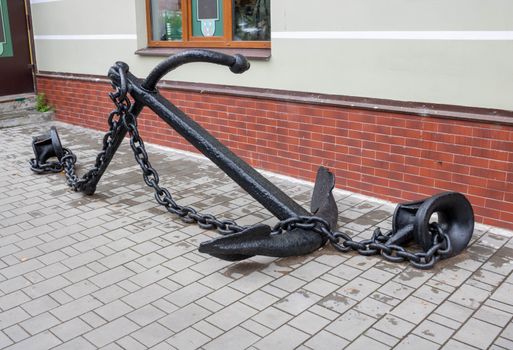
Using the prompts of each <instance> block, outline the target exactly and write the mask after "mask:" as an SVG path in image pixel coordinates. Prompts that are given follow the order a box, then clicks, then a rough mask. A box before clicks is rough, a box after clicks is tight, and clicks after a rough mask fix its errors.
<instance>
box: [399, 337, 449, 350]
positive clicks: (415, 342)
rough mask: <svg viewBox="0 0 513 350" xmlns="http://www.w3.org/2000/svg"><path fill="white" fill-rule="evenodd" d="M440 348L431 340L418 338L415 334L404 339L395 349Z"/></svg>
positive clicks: (419, 349) (431, 349)
mask: <svg viewBox="0 0 513 350" xmlns="http://www.w3.org/2000/svg"><path fill="white" fill-rule="evenodd" d="M439 347H440V346H439V345H438V344H435V343H433V342H430V341H429V340H426V339H424V338H421V337H418V336H416V335H414V334H409V335H408V336H407V337H406V338H404V339H403V340H402V341H401V342H400V343H399V344H398V345H397V346H396V347H395V348H394V349H397V350H405V349H412V348H415V349H418V350H436V349H438V348H439Z"/></svg>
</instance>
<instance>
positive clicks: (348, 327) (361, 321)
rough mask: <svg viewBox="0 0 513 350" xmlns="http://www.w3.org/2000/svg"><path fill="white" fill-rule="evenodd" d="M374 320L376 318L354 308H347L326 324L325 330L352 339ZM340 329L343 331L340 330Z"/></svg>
mask: <svg viewBox="0 0 513 350" xmlns="http://www.w3.org/2000/svg"><path fill="white" fill-rule="evenodd" d="M375 322H376V319H374V318H372V317H370V316H367V315H365V314H362V313H361V312H358V311H355V310H349V311H347V312H346V313H344V314H343V315H342V316H340V317H339V318H337V319H336V320H335V321H334V322H333V323H331V324H330V325H328V326H327V327H326V330H328V331H330V332H332V333H334V334H337V335H340V336H341V337H343V338H345V339H347V340H351V341H352V340H354V339H356V338H357V337H358V336H359V335H360V334H361V333H363V332H364V331H365V330H366V329H367V328H369V327H370V326H372V324H374V323H375ZM340 330H344V331H343V332H340Z"/></svg>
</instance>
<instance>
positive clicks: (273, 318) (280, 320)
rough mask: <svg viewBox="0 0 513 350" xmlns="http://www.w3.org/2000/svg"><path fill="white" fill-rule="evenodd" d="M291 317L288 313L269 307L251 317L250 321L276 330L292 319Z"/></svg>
mask: <svg viewBox="0 0 513 350" xmlns="http://www.w3.org/2000/svg"><path fill="white" fill-rule="evenodd" d="M292 317H293V316H291V315H289V314H288V313H285V312H283V311H281V310H278V309H276V308H275V307H269V308H267V309H265V310H263V311H261V312H259V313H258V314H257V315H255V316H253V318H252V319H253V320H255V321H256V322H259V323H260V324H262V325H264V326H266V327H268V328H270V329H277V328H278V327H280V326H282V325H283V324H284V323H286V322H287V321H288V320H290V319H292Z"/></svg>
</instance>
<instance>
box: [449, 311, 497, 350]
mask: <svg viewBox="0 0 513 350" xmlns="http://www.w3.org/2000/svg"><path fill="white" fill-rule="evenodd" d="M500 332H501V328H500V327H497V326H494V325H491V324H489V323H486V322H483V321H480V320H477V319H475V318H471V319H469V320H468V321H467V322H466V323H465V324H464V325H463V326H462V327H461V329H460V330H459V331H458V332H456V334H455V335H454V339H456V340H459V341H461V342H463V343H466V344H469V345H472V346H477V347H478V348H482V349H484V348H487V347H488V346H490V344H492V342H493V340H494V339H495V337H496V336H497V335H499V333H500Z"/></svg>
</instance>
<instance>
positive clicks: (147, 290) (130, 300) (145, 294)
mask: <svg viewBox="0 0 513 350" xmlns="http://www.w3.org/2000/svg"><path fill="white" fill-rule="evenodd" d="M168 294H169V290H167V289H166V288H164V287H161V286H159V285H158V284H151V285H149V286H147V287H144V288H141V289H139V290H138V291H136V292H133V293H131V294H129V295H127V296H126V297H123V299H122V300H123V301H124V302H125V303H127V304H128V305H130V306H131V307H133V308H135V309H138V308H140V307H141V306H143V305H146V304H148V303H151V302H153V301H155V300H157V299H160V298H162V297H164V296H166V295H168Z"/></svg>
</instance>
